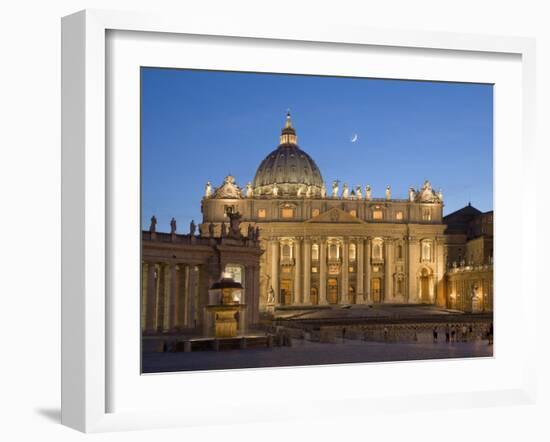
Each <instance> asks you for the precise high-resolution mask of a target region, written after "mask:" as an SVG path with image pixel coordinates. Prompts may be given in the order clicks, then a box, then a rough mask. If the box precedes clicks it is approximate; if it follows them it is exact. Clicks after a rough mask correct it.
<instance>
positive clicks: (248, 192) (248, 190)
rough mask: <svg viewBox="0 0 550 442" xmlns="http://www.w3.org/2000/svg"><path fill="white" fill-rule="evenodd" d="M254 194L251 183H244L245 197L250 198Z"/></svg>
mask: <svg viewBox="0 0 550 442" xmlns="http://www.w3.org/2000/svg"><path fill="white" fill-rule="evenodd" d="M253 196H254V190H253V189H252V183H251V182H250V181H249V182H248V184H247V185H246V197H247V198H252V197H253Z"/></svg>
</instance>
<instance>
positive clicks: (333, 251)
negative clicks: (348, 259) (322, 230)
mask: <svg viewBox="0 0 550 442" xmlns="http://www.w3.org/2000/svg"><path fill="white" fill-rule="evenodd" d="M339 256H340V253H339V250H338V244H331V245H330V246H329V247H328V257H329V259H338V258H339Z"/></svg>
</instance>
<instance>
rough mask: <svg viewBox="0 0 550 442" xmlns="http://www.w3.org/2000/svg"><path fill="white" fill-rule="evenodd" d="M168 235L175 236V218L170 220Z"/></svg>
mask: <svg viewBox="0 0 550 442" xmlns="http://www.w3.org/2000/svg"><path fill="white" fill-rule="evenodd" d="M170 233H171V234H172V235H175V234H176V218H172V219H171V220H170Z"/></svg>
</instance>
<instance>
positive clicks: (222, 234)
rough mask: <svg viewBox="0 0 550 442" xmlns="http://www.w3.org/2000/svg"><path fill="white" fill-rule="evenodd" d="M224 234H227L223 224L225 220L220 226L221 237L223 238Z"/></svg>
mask: <svg viewBox="0 0 550 442" xmlns="http://www.w3.org/2000/svg"><path fill="white" fill-rule="evenodd" d="M226 236H227V226H226V225H225V222H223V223H222V227H221V237H222V238H225V237H226Z"/></svg>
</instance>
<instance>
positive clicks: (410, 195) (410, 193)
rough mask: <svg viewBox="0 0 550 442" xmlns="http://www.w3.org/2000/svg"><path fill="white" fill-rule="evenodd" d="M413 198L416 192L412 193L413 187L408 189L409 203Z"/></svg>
mask: <svg viewBox="0 0 550 442" xmlns="http://www.w3.org/2000/svg"><path fill="white" fill-rule="evenodd" d="M415 196H416V192H415V191H414V187H412V186H411V187H409V201H414V197H415Z"/></svg>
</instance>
